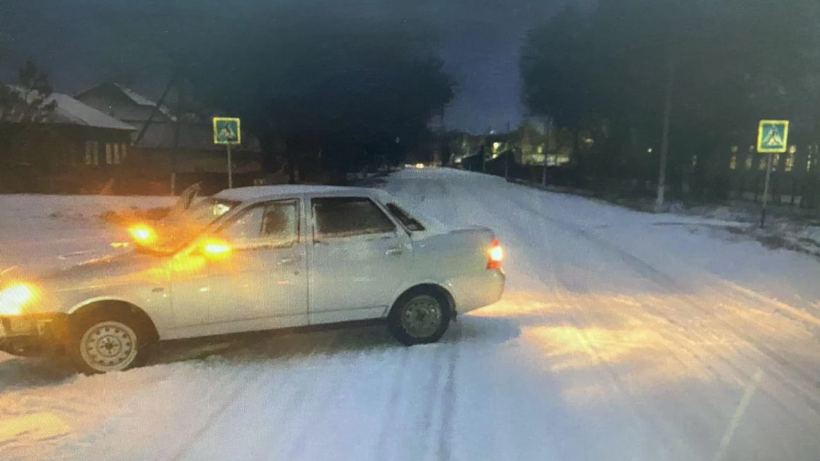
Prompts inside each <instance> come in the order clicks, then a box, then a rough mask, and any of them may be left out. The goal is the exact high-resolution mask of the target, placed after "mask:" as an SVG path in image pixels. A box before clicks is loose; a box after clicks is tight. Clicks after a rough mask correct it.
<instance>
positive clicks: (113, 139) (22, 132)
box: [0, 93, 134, 192]
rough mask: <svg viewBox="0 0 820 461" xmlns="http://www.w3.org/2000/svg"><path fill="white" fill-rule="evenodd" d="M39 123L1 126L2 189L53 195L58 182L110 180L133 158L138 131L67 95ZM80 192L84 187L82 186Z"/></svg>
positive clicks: (53, 99)
mask: <svg viewBox="0 0 820 461" xmlns="http://www.w3.org/2000/svg"><path fill="white" fill-rule="evenodd" d="M46 102H48V103H52V102H53V103H54V104H55V108H54V111H53V112H52V113H51V114H49V116H48V117H47V118H46V119H45V120H43V121H40V122H5V123H0V190H2V191H3V192H49V191H53V190H54V189H55V187H57V186H56V183H58V182H60V181H58V178H61V177H65V176H66V175H73V176H74V177H75V178H79V179H78V181H81V180H82V178H83V177H84V176H85V177H86V178H87V175H88V174H92V173H91V171H92V170H95V171H97V173H93V174H92V175H97V176H100V175H102V176H107V175H108V172H110V170H112V169H115V168H120V167H121V165H122V164H123V162H124V161H125V160H126V158H127V157H128V155H129V149H130V147H129V144H130V140H131V133H132V132H133V131H134V127H133V126H131V125H129V124H127V123H123V122H122V121H120V120H117V119H116V118H113V117H110V116H108V115H106V114H104V113H102V112H100V111H98V110H96V109H94V108H92V107H89V106H87V105H85V104H83V103H82V102H80V101H78V100H76V99H74V98H72V97H71V96H68V95H66V94H62V93H53V94H51V95H50V96H49V97H48V98H47V100H46ZM78 187H79V186H78Z"/></svg>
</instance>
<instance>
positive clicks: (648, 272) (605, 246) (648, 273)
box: [507, 197, 820, 415]
mask: <svg viewBox="0 0 820 461" xmlns="http://www.w3.org/2000/svg"><path fill="white" fill-rule="evenodd" d="M507 199H508V200H509V198H508V197H507ZM510 202H511V204H512V205H513V206H518V207H519V208H521V209H523V210H524V211H527V212H528V214H532V215H536V216H538V217H540V218H541V219H543V220H545V221H548V222H551V223H553V224H554V225H555V226H557V227H559V228H561V229H562V230H564V231H565V232H569V233H574V234H577V235H580V236H582V237H584V238H585V239H586V240H588V241H589V242H591V243H593V244H594V245H596V246H598V247H599V248H601V249H602V250H604V251H608V252H611V253H615V254H617V255H619V256H620V257H621V258H622V260H623V261H624V262H625V263H626V264H627V265H628V266H630V267H632V268H633V269H635V270H636V271H638V273H639V274H641V275H643V276H644V277H645V278H647V279H648V280H650V281H652V282H654V283H655V284H657V285H658V286H660V287H661V288H664V289H668V290H671V291H674V292H680V299H681V300H682V301H685V302H686V303H687V304H688V305H689V306H690V307H692V308H694V309H696V310H698V311H700V312H701V313H704V314H707V315H709V316H710V318H713V319H715V320H716V321H718V322H719V323H720V324H721V326H722V327H723V328H724V329H725V330H728V331H729V332H731V333H732V334H733V335H735V336H736V337H737V338H739V339H741V340H743V341H744V342H746V343H747V344H748V345H750V346H751V347H753V348H755V349H757V350H758V351H760V352H761V353H762V354H763V355H764V356H766V357H768V358H769V359H770V360H769V361H767V362H765V363H764V364H760V363H759V361H755V360H754V359H752V358H751V357H748V356H747V358H749V359H750V360H752V361H753V362H754V363H757V364H758V365H759V366H760V367H761V368H762V369H764V370H767V371H768V370H769V369H770V368H771V367H768V366H766V365H768V364H770V363H771V362H772V361H773V362H775V363H777V364H780V365H781V366H785V367H787V368H788V369H789V371H791V372H793V373H795V374H797V375H798V376H799V378H800V379H802V380H803V381H805V382H808V383H817V382H818V380H817V379H816V378H814V377H812V376H811V375H809V374H808V373H807V372H805V371H804V370H803V369H802V368H800V367H798V366H796V364H793V363H791V362H790V361H789V360H787V359H786V358H784V357H783V356H782V355H780V354H779V353H777V352H776V351H774V350H773V349H772V348H770V347H768V346H766V345H765V344H762V343H761V342H760V341H757V340H755V339H754V338H752V337H750V336H749V335H748V334H746V333H744V332H743V331H742V330H741V329H740V328H738V327H736V326H734V325H733V324H731V323H729V322H727V321H726V320H725V319H723V318H721V317H719V316H717V315H715V312H714V311H712V310H709V309H706V308H704V307H702V306H701V305H700V303H699V302H698V301H697V300H695V299H694V298H693V297H691V296H690V295H688V294H686V289H685V287H681V286H680V285H679V284H678V283H677V282H676V281H675V279H674V278H672V277H670V276H669V275H667V274H665V273H663V272H661V271H660V270H658V269H657V268H655V267H654V266H652V265H650V264H649V263H647V262H646V261H644V260H642V259H640V258H638V257H637V256H635V255H633V254H631V253H629V252H627V251H625V250H623V249H622V248H620V247H619V246H617V245H615V244H614V243H612V242H609V241H607V240H604V239H603V238H601V237H600V236H598V235H595V234H593V233H592V232H590V231H589V230H588V229H585V228H582V227H580V226H577V225H573V224H570V223H567V222H565V221H562V220H559V219H557V218H554V217H551V216H546V215H543V214H541V213H540V212H538V211H537V210H535V209H533V208H531V207H529V206H524V205H523V204H522V203H521V202H518V201H512V200H510ZM723 296H724V298H728V297H727V296H726V295H723ZM729 299H731V298H729ZM647 307H648V306H647ZM653 310H654V311H655V312H657V313H659V314H660V316H661V317H662V318H664V319H666V320H668V321H670V322H672V323H673V324H675V325H680V324H679V323H678V322H676V321H674V319H672V318H669V317H668V315H667V314H668V311H661V310H659V309H657V308H653ZM684 331H685V332H686V333H687V335H690V336H691V335H692V334H693V333H694V332H693V331H691V330H689V329H684ZM698 339H699V340H702V339H703V338H702V337H698ZM739 353H741V354H744V353H743V352H739ZM744 355H745V354H744ZM721 358H723V360H724V361H725V362H726V363H729V364H730V365H731V366H732V367H733V368H735V370H736V371H740V370H739V369H737V367H735V366H734V364H733V363H732V361H731V360H730V359H728V358H726V357H721ZM770 374H771V373H770ZM777 374H778V375H779V379H778V381H779V382H780V384H781V385H783V386H784V387H786V388H788V389H789V390H790V391H791V392H792V393H793V394H796V395H798V396H800V397H802V398H803V399H804V400H805V401H806V402H807V404H808V405H809V406H810V407H811V408H812V410H814V411H815V412H816V413H817V414H818V415H820V400H818V399H817V398H816V397H814V396H813V395H812V394H810V393H807V392H806V391H804V390H802V389H800V388H799V387H798V386H796V385H795V384H794V383H793V382H792V381H791V380H789V379H784V375H783V373H777ZM753 375H754V371H749V372H745V371H742V372H741V376H742V377H743V380H744V381H749V380H751V379H752V378H753ZM761 391H763V392H764V393H765V394H766V395H767V396H769V397H770V398H773V399H774V398H775V397H774V396H773V395H772V394H771V392H767V391H765V390H764V389H763V388H761ZM776 400H778V401H779V399H776ZM783 410H784V411H788V409H787V408H786V407H783Z"/></svg>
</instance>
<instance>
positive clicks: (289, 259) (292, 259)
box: [279, 256, 302, 266]
mask: <svg viewBox="0 0 820 461" xmlns="http://www.w3.org/2000/svg"><path fill="white" fill-rule="evenodd" d="M301 260H302V258H300V257H299V256H293V257H287V258H282V259H280V260H279V265H280V266H289V265H291V264H296V263H298V262H299V261H301Z"/></svg>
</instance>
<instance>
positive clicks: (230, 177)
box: [227, 144, 233, 189]
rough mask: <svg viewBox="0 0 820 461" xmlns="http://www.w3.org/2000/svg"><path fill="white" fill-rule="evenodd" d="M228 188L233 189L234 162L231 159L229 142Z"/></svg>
mask: <svg viewBox="0 0 820 461" xmlns="http://www.w3.org/2000/svg"><path fill="white" fill-rule="evenodd" d="M227 146H228V189H233V162H232V161H231V145H230V144H228V145H227Z"/></svg>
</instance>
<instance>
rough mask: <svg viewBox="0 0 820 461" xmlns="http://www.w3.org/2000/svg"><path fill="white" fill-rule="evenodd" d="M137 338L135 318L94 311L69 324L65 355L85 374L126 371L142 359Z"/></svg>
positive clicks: (139, 338)
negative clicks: (69, 329)
mask: <svg viewBox="0 0 820 461" xmlns="http://www.w3.org/2000/svg"><path fill="white" fill-rule="evenodd" d="M140 336H141V335H140V329H139V328H138V322H137V321H135V319H133V318H130V317H129V316H124V315H118V314H111V315H106V314H105V312H95V313H93V314H91V315H88V316H85V317H82V318H80V319H77V320H76V322H75V323H74V324H73V325H72V328H71V337H70V339H69V345H68V348H69V351H68V352H69V354H68V355H69V356H70V357H71V359H72V361H73V362H74V364H75V366H76V367H77V368H78V369H79V370H80V371H81V372H82V373H85V374H97V373H108V372H110V371H122V370H127V369H129V368H132V367H135V366H137V365H139V364H141V363H142V361H143V359H144V354H145V348H144V347H142V346H143V341H144V340H143V338H141V337H140Z"/></svg>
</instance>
